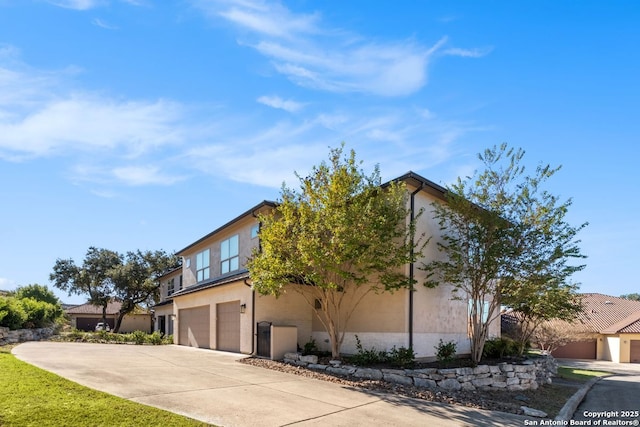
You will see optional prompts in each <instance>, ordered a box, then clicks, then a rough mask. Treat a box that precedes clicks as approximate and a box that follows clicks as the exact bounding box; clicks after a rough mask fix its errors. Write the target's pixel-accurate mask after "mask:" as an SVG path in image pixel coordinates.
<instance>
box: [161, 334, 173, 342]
mask: <svg viewBox="0 0 640 427" xmlns="http://www.w3.org/2000/svg"><path fill="white" fill-rule="evenodd" d="M162 344H173V335H165V336H164V337H162Z"/></svg>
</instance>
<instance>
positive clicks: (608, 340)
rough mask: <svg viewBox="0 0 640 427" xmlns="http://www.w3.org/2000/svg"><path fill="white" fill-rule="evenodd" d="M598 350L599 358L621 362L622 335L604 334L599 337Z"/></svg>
mask: <svg viewBox="0 0 640 427" xmlns="http://www.w3.org/2000/svg"><path fill="white" fill-rule="evenodd" d="M600 338H602V340H600ZM596 351H597V357H598V360H609V361H611V362H615V363H620V337H619V336H618V335H602V336H601V337H599V338H598V348H597V350H596Z"/></svg>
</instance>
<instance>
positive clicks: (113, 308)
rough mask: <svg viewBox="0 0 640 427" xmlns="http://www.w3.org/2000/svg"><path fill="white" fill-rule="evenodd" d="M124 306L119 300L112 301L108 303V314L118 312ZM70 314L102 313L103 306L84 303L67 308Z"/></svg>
mask: <svg viewBox="0 0 640 427" xmlns="http://www.w3.org/2000/svg"><path fill="white" fill-rule="evenodd" d="M120 307H122V303H121V302H119V301H112V302H110V303H109V304H107V314H118V312H119V311H120ZM67 313H68V314H102V307H99V306H97V305H92V304H88V303H87V304H82V305H79V306H76V307H73V308H70V309H68V310H67Z"/></svg>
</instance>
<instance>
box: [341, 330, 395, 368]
mask: <svg viewBox="0 0 640 427" xmlns="http://www.w3.org/2000/svg"><path fill="white" fill-rule="evenodd" d="M356 349H357V350H358V352H357V353H356V354H354V355H353V356H351V358H350V359H349V361H350V362H351V363H353V364H354V365H356V366H370V365H375V364H378V363H384V362H386V361H387V352H386V351H379V350H376V349H375V348H373V347H371V348H370V349H368V350H365V349H364V347H363V346H362V343H361V342H360V338H359V337H358V336H357V335H356Z"/></svg>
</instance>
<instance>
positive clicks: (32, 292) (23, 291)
mask: <svg viewBox="0 0 640 427" xmlns="http://www.w3.org/2000/svg"><path fill="white" fill-rule="evenodd" d="M14 296H15V297H16V298H18V299H23V298H33V299H35V300H36V301H43V302H47V303H49V304H53V305H59V304H60V300H59V299H58V297H57V296H56V294H54V293H53V291H52V290H51V289H49V288H48V287H47V286H45V285H38V284H37V283H36V284H32V285H26V286H20V287H18V289H16V290H15V292H14Z"/></svg>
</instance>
